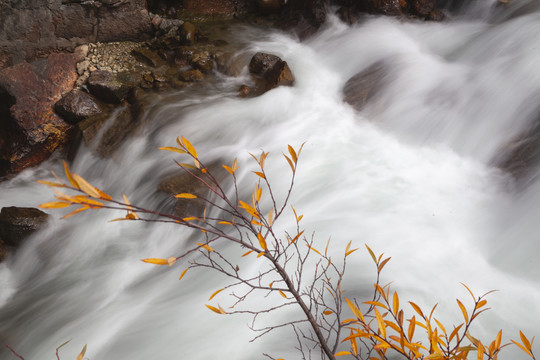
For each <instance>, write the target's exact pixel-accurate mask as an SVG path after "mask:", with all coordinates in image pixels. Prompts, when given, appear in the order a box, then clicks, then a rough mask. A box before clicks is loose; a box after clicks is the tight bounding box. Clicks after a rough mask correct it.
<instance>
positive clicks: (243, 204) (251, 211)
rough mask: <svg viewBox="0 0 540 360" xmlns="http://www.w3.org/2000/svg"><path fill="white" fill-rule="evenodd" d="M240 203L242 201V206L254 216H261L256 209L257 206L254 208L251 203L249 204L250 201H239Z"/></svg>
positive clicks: (258, 217)
mask: <svg viewBox="0 0 540 360" xmlns="http://www.w3.org/2000/svg"><path fill="white" fill-rule="evenodd" d="M239 203H240V207H241V208H243V209H245V210H246V211H247V212H248V214H250V215H251V216H253V217H256V218H257V219H260V218H261V217H260V216H259V214H258V213H257V210H255V208H253V207H252V206H251V205H249V204H248V203H246V202H244V201H239Z"/></svg>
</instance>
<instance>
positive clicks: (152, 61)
mask: <svg viewBox="0 0 540 360" xmlns="http://www.w3.org/2000/svg"><path fill="white" fill-rule="evenodd" d="M132 54H133V56H135V58H136V59H137V60H139V61H140V62H142V63H144V64H146V65H148V66H152V67H160V66H162V65H165V61H163V59H162V58H161V57H160V56H159V55H158V54H157V53H156V52H154V51H152V50H150V49H148V48H145V47H139V48H137V49H134V50H133V51H132Z"/></svg>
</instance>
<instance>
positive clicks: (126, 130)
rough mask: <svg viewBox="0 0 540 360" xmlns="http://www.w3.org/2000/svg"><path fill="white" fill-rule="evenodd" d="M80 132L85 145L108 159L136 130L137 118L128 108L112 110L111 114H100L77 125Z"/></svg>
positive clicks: (124, 106)
mask: <svg viewBox="0 0 540 360" xmlns="http://www.w3.org/2000/svg"><path fill="white" fill-rule="evenodd" d="M77 125H78V126H79V129H80V130H81V132H82V137H83V139H84V142H85V144H86V145H87V146H88V147H89V148H90V149H91V150H92V151H93V152H94V153H96V154H98V155H99V156H101V157H103V158H106V157H110V156H111V155H112V154H113V153H114V151H116V150H117V149H118V148H119V147H120V146H121V145H122V143H123V141H124V140H125V139H126V138H127V137H128V135H129V134H130V133H132V132H133V130H135V129H136V128H137V125H138V121H137V118H136V117H134V116H133V114H132V112H131V109H130V107H129V106H127V105H126V104H124V105H123V106H121V107H119V108H116V109H114V110H113V111H112V112H111V113H102V114H100V115H97V116H93V117H90V118H88V119H86V120H83V121H81V122H79V123H78V124H77Z"/></svg>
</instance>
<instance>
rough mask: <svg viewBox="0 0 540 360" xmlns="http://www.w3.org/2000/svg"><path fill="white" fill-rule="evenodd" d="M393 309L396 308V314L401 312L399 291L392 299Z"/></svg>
mask: <svg viewBox="0 0 540 360" xmlns="http://www.w3.org/2000/svg"><path fill="white" fill-rule="evenodd" d="M392 309H393V310H394V314H397V313H399V297H398V294H397V292H394V298H393V301H392Z"/></svg>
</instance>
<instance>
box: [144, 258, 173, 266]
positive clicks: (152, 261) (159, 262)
mask: <svg viewBox="0 0 540 360" xmlns="http://www.w3.org/2000/svg"><path fill="white" fill-rule="evenodd" d="M141 261H142V262H145V263H149V264H154V265H169V260H167V259H157V258H149V259H142V260H141Z"/></svg>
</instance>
